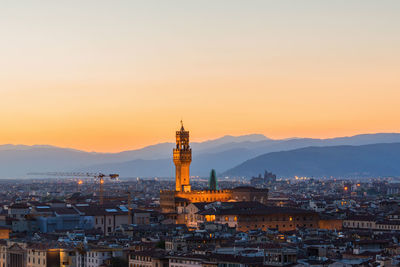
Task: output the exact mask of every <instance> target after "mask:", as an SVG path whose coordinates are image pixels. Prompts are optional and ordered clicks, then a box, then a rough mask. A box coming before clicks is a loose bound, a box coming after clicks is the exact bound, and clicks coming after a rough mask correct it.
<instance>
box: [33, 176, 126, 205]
mask: <svg viewBox="0 0 400 267" xmlns="http://www.w3.org/2000/svg"><path fill="white" fill-rule="evenodd" d="M28 175H45V176H68V177H92V178H94V179H95V180H96V179H98V180H99V202H100V205H103V204H104V189H103V184H104V178H107V177H108V178H110V179H116V178H118V177H119V174H116V173H112V174H103V173H92V172H31V173H28ZM80 182H81V181H79V182H78V184H79V183H80Z"/></svg>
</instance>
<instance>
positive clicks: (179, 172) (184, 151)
mask: <svg viewBox="0 0 400 267" xmlns="http://www.w3.org/2000/svg"><path fill="white" fill-rule="evenodd" d="M191 162H192V149H191V148H190V146H189V131H185V128H184V127H183V123H182V121H181V129H180V130H179V131H176V147H175V149H174V164H175V187H176V189H175V190H176V191H183V192H190V190H191V188H190V163H191Z"/></svg>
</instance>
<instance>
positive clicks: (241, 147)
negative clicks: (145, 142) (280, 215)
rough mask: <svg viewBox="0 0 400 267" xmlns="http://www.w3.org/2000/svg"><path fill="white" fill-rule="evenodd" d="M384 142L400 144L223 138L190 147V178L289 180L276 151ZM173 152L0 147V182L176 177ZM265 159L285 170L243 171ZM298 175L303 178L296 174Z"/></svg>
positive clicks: (160, 147)
mask: <svg viewBox="0 0 400 267" xmlns="http://www.w3.org/2000/svg"><path fill="white" fill-rule="evenodd" d="M385 143H400V134H399V133H378V134H363V135H356V136H351V137H338V138H330V139H312V138H291V139H281V140H273V139H270V138H267V137H265V136H264V135H260V134H253V135H245V136H224V137H221V138H218V139H215V140H209V141H205V142H192V143H191V147H192V150H193V161H192V165H191V175H195V176H207V175H208V174H209V172H210V170H211V169H212V168H214V169H216V170H217V172H218V173H219V174H223V175H230V176H249V175H253V174H256V173H258V172H263V170H264V169H268V170H270V171H272V172H276V173H277V174H278V175H287V173H286V172H283V171H282V172H281V171H280V170H281V169H280V168H281V167H279V166H281V165H285V162H286V161H288V159H289V158H285V157H283V158H282V156H281V155H280V154H279V156H276V155H277V154H273V153H272V152H282V153H283V152H288V153H289V152H290V153H292V152H293V153H298V152H296V151H298V149H299V148H308V147H332V146H339V147H341V148H342V149H344V148H345V147H343V146H354V147H357V146H362V145H369V144H385ZM173 147H174V143H160V144H156V145H151V146H147V147H144V148H141V149H137V150H129V151H123V152H119V153H96V152H85V151H80V150H75V149H70V148H60V147H54V146H48V145H34V146H25V145H0V170H1V171H0V178H24V177H27V176H26V173H28V172H47V171H95V172H106V173H111V172H116V173H119V174H120V175H121V176H122V177H154V176H158V177H172V176H173V174H174V170H173V168H174V166H173V163H172V149H173ZM310 149H311V148H310ZM355 149H356V148H355ZM364 152H365V153H366V152H368V151H364ZM338 153H339V152H338ZM343 153H347V150H343ZM368 153H369V152H368ZM266 155H269V156H268V157H278V158H279V157H280V160H279V162H280V164H281V165H278V163H277V161H274V162H275V163H274V164H270V161H267V163H264V162H262V163H260V164H261V165H260V167H259V168H258V167H257V168H255V167H254V173H253V172H248V171H245V169H246V168H247V167H246V168H244V167H243V166H249V165H243V164H247V163H248V162H251V160H253V159H254V160H256V159H257V157H259V156H266ZM271 155H273V156H271ZM285 155H286V154H285ZM294 159H295V158H294ZM317 159H318V158H316V160H317ZM269 160H271V159H270V158H269ZM275 164H276V165H275ZM321 164H322V163H321ZM337 165H338V164H337ZM252 166H254V165H252ZM287 166H289V165H287ZM261 169H262V171H260V170H261ZM327 171H328V170H327ZM244 173H245V175H244ZM312 173H313V172H312ZM321 173H325V172H317V171H315V174H314V175H320V174H321ZM371 173H372V172H371ZM333 174H334V173H332V175H333ZM296 175H301V174H300V173H299V172H296ZM327 175H329V173H327ZM382 175H383V174H382Z"/></svg>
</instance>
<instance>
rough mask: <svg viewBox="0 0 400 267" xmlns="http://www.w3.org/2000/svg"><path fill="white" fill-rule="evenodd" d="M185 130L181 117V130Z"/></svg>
mask: <svg viewBox="0 0 400 267" xmlns="http://www.w3.org/2000/svg"><path fill="white" fill-rule="evenodd" d="M183 131H185V128H184V127H183V120H182V119H181V132H183Z"/></svg>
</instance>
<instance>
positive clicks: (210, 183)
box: [208, 169, 218, 190]
mask: <svg viewBox="0 0 400 267" xmlns="http://www.w3.org/2000/svg"><path fill="white" fill-rule="evenodd" d="M208 188H209V189H210V190H218V185H217V175H216V173H215V170H214V169H212V170H211V174H210V180H209V181H208Z"/></svg>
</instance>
